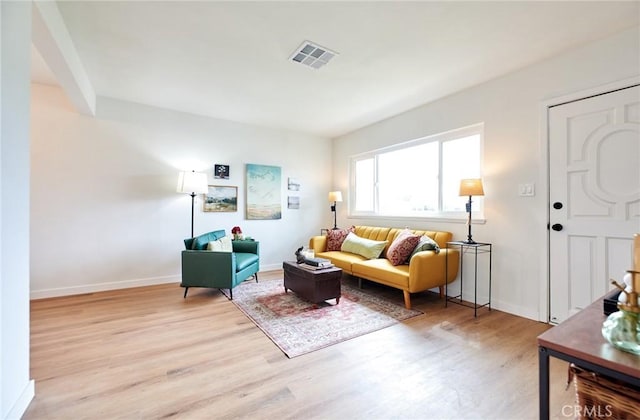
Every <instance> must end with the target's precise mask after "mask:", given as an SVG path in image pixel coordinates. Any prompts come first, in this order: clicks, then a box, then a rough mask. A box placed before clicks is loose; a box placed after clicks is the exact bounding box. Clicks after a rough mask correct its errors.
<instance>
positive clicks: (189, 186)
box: [176, 171, 209, 238]
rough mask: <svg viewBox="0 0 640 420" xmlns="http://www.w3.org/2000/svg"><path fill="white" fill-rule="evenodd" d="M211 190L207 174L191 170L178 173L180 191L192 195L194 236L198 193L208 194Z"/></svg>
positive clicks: (178, 190)
mask: <svg viewBox="0 0 640 420" xmlns="http://www.w3.org/2000/svg"><path fill="white" fill-rule="evenodd" d="M208 190H209V186H208V185H207V174H204V173H200V172H196V171H191V172H180V173H179V174H178V187H177V189H176V191H177V192H179V193H186V194H189V195H191V237H192V238H193V216H194V205H195V198H196V194H206V193H207V192H208Z"/></svg>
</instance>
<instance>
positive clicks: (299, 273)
mask: <svg viewBox="0 0 640 420" xmlns="http://www.w3.org/2000/svg"><path fill="white" fill-rule="evenodd" d="M282 268H283V269H284V291H285V293H286V292H287V291H289V290H292V291H294V292H295V293H296V294H297V295H298V296H300V297H301V298H303V299H305V300H308V301H309V302H313V303H319V302H323V301H325V300H329V299H333V298H335V299H336V305H337V304H338V303H340V282H341V280H342V270H341V269H339V268H337V267H331V268H326V269H323V270H310V269H307V268H302V267H300V266H298V264H296V263H295V262H293V261H285V262H283V263H282Z"/></svg>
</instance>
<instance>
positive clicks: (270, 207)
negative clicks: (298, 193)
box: [246, 163, 282, 220]
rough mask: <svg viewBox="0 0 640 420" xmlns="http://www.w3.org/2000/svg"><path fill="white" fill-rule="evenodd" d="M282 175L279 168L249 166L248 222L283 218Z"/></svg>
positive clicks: (249, 164)
mask: <svg viewBox="0 0 640 420" xmlns="http://www.w3.org/2000/svg"><path fill="white" fill-rule="evenodd" d="M281 173H282V170H281V168H280V167H279V166H268V165H255V164H251V163H248V164H247V200H246V203H247V209H246V217H247V219H248V220H275V219H281V218H282V198H281V191H280V189H281V182H282V174H281Z"/></svg>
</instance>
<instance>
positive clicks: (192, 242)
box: [184, 230, 225, 251]
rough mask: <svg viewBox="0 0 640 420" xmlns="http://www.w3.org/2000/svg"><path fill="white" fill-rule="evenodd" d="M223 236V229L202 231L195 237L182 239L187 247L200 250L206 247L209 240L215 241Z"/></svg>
mask: <svg viewBox="0 0 640 420" xmlns="http://www.w3.org/2000/svg"><path fill="white" fill-rule="evenodd" d="M224 236H225V232H224V230H214V231H213V232H207V233H203V234H202V235H200V236H196V237H195V238H189V239H185V240H184V245H185V247H186V248H187V249H194V250H198V251H202V250H205V249H207V246H208V245H209V242H212V241H217V240H218V239H220V238H222V237H224Z"/></svg>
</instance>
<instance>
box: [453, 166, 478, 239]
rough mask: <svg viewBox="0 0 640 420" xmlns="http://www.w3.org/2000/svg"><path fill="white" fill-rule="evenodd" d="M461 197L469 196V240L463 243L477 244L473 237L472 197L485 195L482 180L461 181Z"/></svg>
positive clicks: (467, 206) (467, 208) (467, 207)
mask: <svg viewBox="0 0 640 420" xmlns="http://www.w3.org/2000/svg"><path fill="white" fill-rule="evenodd" d="M459 195H460V196H465V195H468V196H469V202H468V203H467V205H466V210H467V213H468V214H469V218H468V219H467V225H469V234H468V235H467V240H466V241H463V242H464V243H467V244H475V243H476V241H474V240H473V238H472V237H471V197H472V196H482V195H484V189H483V188H482V180H481V179H480V178H472V179H462V180H460V193H459Z"/></svg>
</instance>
